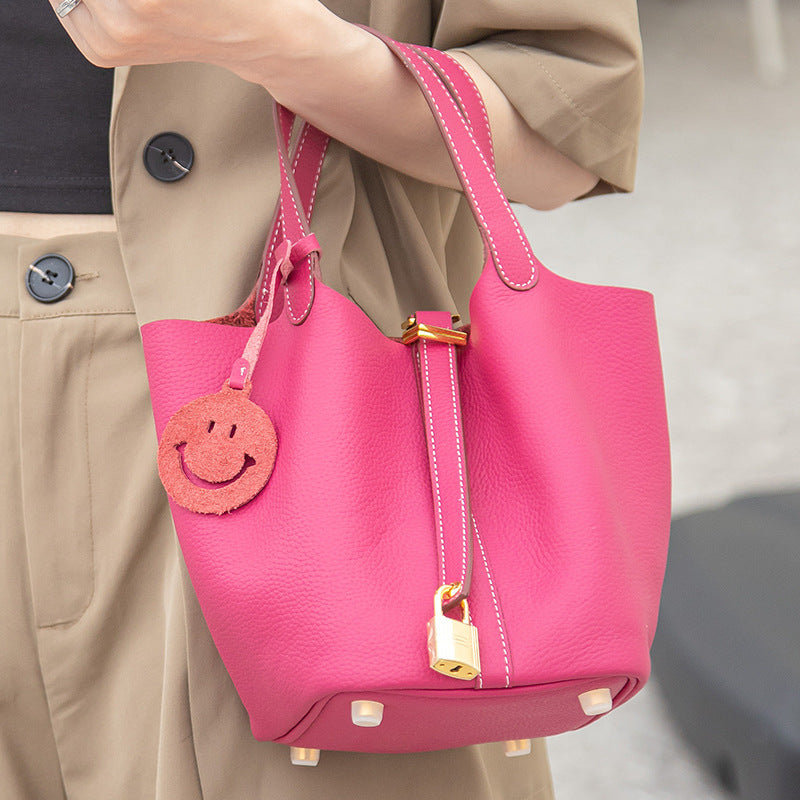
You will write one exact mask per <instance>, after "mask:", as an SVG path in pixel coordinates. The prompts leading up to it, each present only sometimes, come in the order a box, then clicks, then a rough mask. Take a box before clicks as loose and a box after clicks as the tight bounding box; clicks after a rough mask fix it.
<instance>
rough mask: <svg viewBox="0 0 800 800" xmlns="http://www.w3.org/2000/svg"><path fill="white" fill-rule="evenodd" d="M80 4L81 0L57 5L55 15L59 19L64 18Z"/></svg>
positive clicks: (69, 0)
mask: <svg viewBox="0 0 800 800" xmlns="http://www.w3.org/2000/svg"><path fill="white" fill-rule="evenodd" d="M80 3H81V0H64V2H62V3H59V5H58V7H57V8H56V14H58V16H59V17H66V16H67V14H69V12H70V11H74V10H75V9H76V8H77V7H78V6H79V5H80Z"/></svg>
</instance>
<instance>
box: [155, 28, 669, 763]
mask: <svg viewBox="0 0 800 800" xmlns="http://www.w3.org/2000/svg"><path fill="white" fill-rule="evenodd" d="M376 35H379V34H376ZM381 38H382V39H384V41H385V42H386V43H387V45H388V46H389V47H390V48H391V49H392V50H393V51H394V53H395V54H396V55H397V56H398V57H399V58H401V59H402V61H403V63H404V64H405V66H406V67H407V68H408V69H409V70H411V72H412V74H413V75H414V76H415V77H416V79H417V81H418V82H419V84H420V87H421V89H422V91H423V92H424V93H425V96H426V97H427V99H428V102H429V104H430V106H431V109H432V110H433V113H434V115H435V116H436V118H437V120H438V122H439V125H440V127H441V131H442V135H443V137H444V139H445V141H446V143H447V146H448V148H449V151H450V154H451V156H452V159H453V163H454V165H455V167H456V169H457V171H458V174H459V176H460V179H461V183H462V186H463V188H464V192H465V194H466V196H467V197H468V199H469V202H470V204H471V207H472V210H473V212H474V216H475V221H476V223H477V224H478V225H479V227H480V230H481V232H482V234H483V239H484V242H485V266H484V269H483V273H482V275H481V277H480V279H479V280H478V283H477V285H476V286H475V289H474V292H473V294H472V297H471V301H470V324H469V325H468V326H461V327H458V326H457V325H455V324H454V321H453V320H452V318H451V316H450V314H449V313H447V312H441V311H437V310H417V311H416V313H414V314H412V315H411V317H410V319H409V320H408V321H407V323H406V325H405V332H404V334H403V336H402V338H388V337H386V336H384V335H383V334H382V333H381V332H380V331H379V330H378V329H377V328H376V327H375V325H373V323H372V322H371V321H370V320H369V319H368V318H367V317H366V316H365V315H364V313H363V312H362V311H361V310H360V309H359V308H358V307H357V306H356V305H355V304H354V303H352V302H351V301H350V300H348V299H347V298H345V297H343V296H342V295H340V294H338V293H337V292H335V291H333V290H332V289H330V288H328V287H327V286H325V285H324V284H323V283H322V282H321V280H320V277H319V267H318V265H319V261H318V259H319V256H320V254H319V245H318V244H317V242H316V239H315V238H314V236H313V234H311V233H310V231H309V229H308V226H307V218H309V217H310V215H311V211H312V208H313V200H314V191H315V189H316V177H317V175H318V172H319V169H320V167H321V164H322V159H323V158H324V153H325V147H326V144H327V137H326V136H325V135H324V134H322V133H321V132H320V131H318V130H316V129H314V128H312V127H311V126H308V125H305V126H304V128H303V129H302V134H301V135H300V136H299V143H298V144H297V146H296V147H295V149H294V153H293V157H291V158H290V155H289V142H290V134H291V130H292V124H293V122H294V116H293V115H292V114H291V113H290V112H288V111H286V110H285V109H282V108H280V107H276V123H277V129H278V140H279V155H280V160H281V173H282V186H281V198H280V201H279V204H278V210H277V211H276V213H275V220H274V224H273V228H272V235H271V237H270V240H269V242H268V245H267V249H266V251H265V259H264V266H263V268H262V274H261V276H260V277H259V281H258V284H257V286H256V289H255V290H254V292H253V294H252V295H251V297H250V298H249V299H248V301H247V302H246V303H245V304H243V306H242V307H241V308H240V309H239V310H238V311H237V312H235V313H234V314H232V315H231V316H230V317H227V318H224V319H221V320H212V321H206V322H195V321H188V320H161V321H158V322H152V323H149V324H147V325H145V326H143V327H142V337H143V340H144V347H145V355H146V359H147V368H148V373H149V378H150V386H151V391H152V400H153V410H154V416H155V422H156V429H157V433H158V436H159V439H160V446H159V471H160V474H161V476H162V480H163V481H164V484H165V486H166V488H167V491H168V493H169V495H170V503H171V508H172V513H173V517H174V520H175V526H176V529H177V534H178V538H179V541H180V545H181V548H182V551H183V554H184V557H185V560H186V565H187V567H188V570H189V574H190V576H191V579H192V583H193V585H194V588H195V590H196V592H197V597H198V599H199V602H200V606H201V608H202V611H203V614H204V616H205V619H206V622H207V624H208V627H209V630H210V632H211V635H212V636H213V638H214V641H215V643H216V646H217V648H218V649H219V652H220V655H221V656H222V659H223V661H224V663H225V665H226V667H227V669H228V671H229V673H230V675H231V677H232V679H233V682H234V684H235V686H236V688H237V690H238V692H239V695H240V697H241V699H242V701H243V703H244V705H245V706H246V708H247V711H248V713H249V716H250V722H251V726H252V731H253V734H254V736H255V737H256V738H258V739H262V740H272V741H276V742H283V743H286V744H288V745H290V746H292V747H293V748H294V749H293V756H294V758H295V760H296V762H297V763H315V761H316V759H317V758H318V752H317V751H318V750H319V749H320V748H322V749H334V750H352V751H366V752H410V751H422V750H434V749H440V748H450V747H459V746H462V745H468V744H474V743H479V742H488V741H502V740H506V741H507V742H508V745H507V746H508V752H509V753H510V754H515V753H524V752H525V740H527V739H529V738H531V737H539V736H549V735H551V734H556V733H561V732H564V731H568V730H572V729H575V728H579V727H581V726H583V725H586V724H588V723H589V722H591V721H592V720H594V719H597V718H598V716H600V715H602V714H604V713H606V712H607V711H609V710H610V709H611V708H612V707H616V706H618V705H620V704H621V703H623V702H625V701H626V700H628V699H629V698H630V697H632V696H633V695H634V694H635V693H636V692H637V691H638V690H639V689H641V687H642V686H643V684H644V683H645V681H646V680H647V678H648V675H649V671H650V660H649V648H650V644H651V642H652V639H653V634H654V632H655V626H656V618H657V613H658V604H659V597H660V591H661V583H662V578H663V573H664V565H665V560H666V551H667V538H668V531H669V520H670V466H669V445H668V435H667V422H666V411H665V402H664V389H663V382H662V374H661V363H660V356H659V349H658V340H657V333H656V325H655V316H654V309H653V302H652V297H651V296H650V295H649V294H647V293H645V292H641V291H637V290H631V289H623V288H617V287H608V286H593V285H588V284H581V283H576V282H574V281H570V280H566V279H564V278H561V277H559V276H557V275H555V274H553V273H552V272H549V271H547V270H546V269H545V268H544V267H543V266H542V265H541V264H540V263H539V261H538V260H537V259H536V258H535V256H534V255H533V253H532V252H531V249H530V246H529V244H528V241H527V239H526V238H525V235H524V233H523V231H522V228H521V226H520V224H519V223H518V221H517V219H516V217H515V216H514V213H513V211H512V210H511V208H510V206H509V204H508V202H507V201H506V198H505V197H504V195H503V192H502V191H501V189H500V187H499V185H498V183H497V180H496V178H495V172H494V164H493V160H492V152H491V139H490V132H489V128H488V122H487V119H486V115H485V111H484V109H483V106H482V103H481V99H480V96H479V94H478V92H477V90H476V89H475V87H474V85H473V84H472V81H471V80H470V78H469V76H468V75H467V74H466V72H464V71H463V70H462V69H461V67H460V66H459V65H458V64H457V63H456V62H454V61H453V60H452V59H450V58H449V57H447V56H446V55H444V54H442V53H440V52H437V51H434V50H430V49H427V48H420V47H415V46H409V45H401V44H398V43H397V42H393V41H392V40H388V39H386V38H385V37H382V36H381ZM413 269H414V265H413V264H409V265H408V270H409V272H411V271H412V270H413ZM411 311H413V309H412V310H411ZM256 323H257V324H256Z"/></svg>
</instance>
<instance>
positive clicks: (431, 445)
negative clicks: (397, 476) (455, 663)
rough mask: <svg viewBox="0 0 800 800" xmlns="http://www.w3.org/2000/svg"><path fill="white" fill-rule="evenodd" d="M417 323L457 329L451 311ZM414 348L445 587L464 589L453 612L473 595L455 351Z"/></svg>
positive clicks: (440, 345)
mask: <svg viewBox="0 0 800 800" xmlns="http://www.w3.org/2000/svg"><path fill="white" fill-rule="evenodd" d="M416 321H417V323H420V324H423V325H430V326H433V327H438V328H450V329H451V328H452V327H453V324H452V318H451V316H450V314H449V313H448V312H446V311H418V312H417V314H416ZM412 347H413V348H414V360H415V363H416V368H417V382H418V386H419V396H420V404H421V407H422V416H423V420H424V422H425V438H426V440H427V443H428V462H429V465H430V470H429V471H430V476H431V491H432V493H433V510H434V518H435V522H436V536H437V552H438V555H439V572H440V574H439V580H440V585H445V584H452V583H460V584H461V591H460V593H459V594H458V595H456V596H454V597H452V598H450V600H449V601H448V602H447V604H446V606H445V608H446V609H449V608H453V607H455V606H457V605H458V604H459V603H461V601H462V600H464V599H465V598H466V597H467V596H468V595H469V591H470V586H471V584H472V560H473V552H472V550H473V535H472V513H471V510H470V499H469V480H468V472H467V459H466V453H465V452H464V437H463V427H462V422H461V399H460V392H459V388H458V387H459V384H458V362H457V358H456V345H453V344H446V343H445V342H441V341H431V340H429V339H422V338H421V339H417V341H416V342H414V344H413V345H412Z"/></svg>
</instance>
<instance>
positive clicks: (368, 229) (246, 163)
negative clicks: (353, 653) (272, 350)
mask: <svg viewBox="0 0 800 800" xmlns="http://www.w3.org/2000/svg"><path fill="white" fill-rule="evenodd" d="M326 5H328V6H329V7H330V8H331V9H332V10H333V11H335V12H336V13H338V14H339V15H340V16H342V17H344V18H346V19H348V20H350V21H353V22H359V23H365V24H368V25H371V26H373V27H376V28H378V29H380V30H382V31H383V32H384V33H386V34H388V35H390V36H392V37H394V38H396V39H400V40H404V41H410V42H417V43H421V44H433V45H434V46H436V47H438V48H440V49H450V48H455V49H459V50H463V51H465V52H467V53H468V54H469V55H470V56H471V57H472V58H473V59H474V60H475V61H477V63H478V64H480V66H481V67H482V68H483V69H484V70H485V71H486V72H487V73H488V74H489V75H490V76H491V77H492V78H493V79H494V80H495V82H496V83H497V84H498V85H499V86H500V87H501V88H502V90H503V91H504V92H505V94H506V95H507V97H508V98H509V99H510V100H511V101H512V103H513V104H514V105H515V106H516V108H517V109H518V110H519V112H520V113H521V114H522V115H523V116H524V118H525V119H526V120H527V121H528V122H529V124H530V125H531V126H532V127H533V128H534V129H535V130H537V131H538V132H540V133H541V134H542V135H543V136H544V137H545V138H546V139H547V140H549V141H550V142H551V143H552V144H554V145H555V146H556V147H557V148H558V149H559V150H561V151H562V152H563V153H565V154H567V155H568V156H570V157H571V158H572V159H573V160H574V161H576V162H577V163H579V164H581V165H582V166H584V167H586V168H587V169H589V170H591V171H593V172H594V173H595V174H597V175H598V176H599V177H600V178H601V182H600V184H599V185H598V187H597V188H596V189H595V190H594V191H593V192H592V194H597V193H602V192H608V191H630V190H631V189H632V188H633V179H634V166H635V161H636V151H637V145H636V142H637V135H638V129H639V122H640V115H641V100H642V65H641V52H640V39H639V31H638V21H637V12H636V5H635V0H600V1H599V2H586V0H328V2H326ZM162 131H176V132H178V133H181V134H183V135H184V136H186V137H187V138H188V139H189V140H190V141H191V143H192V145H193V147H194V151H195V164H194V166H193V168H192V170H191V173H190V174H189V175H188V176H187V177H186V178H185V179H183V180H180V181H177V182H175V183H161V182H158V181H157V180H154V179H153V178H152V177H151V176H150V175H149V174H148V173H147V172H146V170H145V168H144V165H143V160H142V151H143V148H144V145H145V143H146V142H147V141H148V140H149V139H150V138H151V137H152V136H153V135H155V134H157V133H160V132H162ZM111 168H112V189H113V202H114V211H115V215H116V218H117V225H118V230H119V237H120V243H121V249H122V256H123V261H124V266H125V270H126V272H127V275H128V279H129V283H130V287H131V290H132V293H133V301H134V305H135V309H136V313H137V316H138V320H139V323H140V324H143V323H145V322H148V321H150V320H153V319H159V318H164V317H177V318H190V319H207V318H211V317H216V316H219V315H223V314H226V313H229V312H230V311H232V310H233V309H234V308H236V307H237V306H238V305H239V303H241V301H242V300H243V299H244V298H245V297H246V296H247V295H248V293H249V291H250V289H251V288H252V285H253V282H254V280H255V278H256V275H257V273H258V268H259V258H260V255H261V252H262V248H263V244H264V241H265V238H266V235H267V226H268V222H269V220H270V217H271V212H272V209H273V206H274V203H275V199H276V196H277V186H278V175H277V164H276V157H275V147H274V143H273V128H272V116H271V106H270V99H269V97H268V95H267V93H266V91H265V90H264V89H263V88H261V87H259V86H255V85H253V84H249V83H246V82H244V81H243V80H240V79H239V78H237V77H235V76H234V75H232V74H230V73H228V72H226V71H225V70H223V69H220V68H217V67H212V66H208V65H200V64H171V65H156V66H140V67H133V68H130V69H127V68H119V69H117V70H116V75H115V90H114V102H113V113H112V123H111ZM312 230H314V232H315V233H316V234H317V236H318V238H319V241H320V243H321V247H322V262H321V264H322V273H323V278H324V280H325V282H326V283H328V285H330V286H332V287H333V288H335V289H337V290H338V291H340V292H341V293H343V294H344V295H345V296H348V297H350V298H352V300H353V301H354V302H356V303H357V304H358V305H359V306H361V308H362V309H363V310H364V311H365V312H366V313H367V314H368V315H369V316H370V317H371V318H372V319H373V320H374V321H375V323H376V324H377V325H378V326H379V327H381V329H382V330H384V332H386V333H387V334H391V335H396V334H397V332H398V330H399V325H400V322H401V320H403V319H404V318H405V317H406V316H407V315H408V314H409V313H410V312H411V311H413V310H415V309H417V308H441V309H445V308H449V309H452V310H458V311H459V312H460V313H461V314H462V316H463V317H465V318H466V315H467V310H468V309H467V301H468V298H469V294H470V292H471V289H472V286H473V284H474V282H475V279H476V278H477V275H478V272H479V270H480V267H481V252H482V249H481V244H480V240H479V237H478V234H477V229H476V228H475V227H474V225H473V223H472V219H471V216H470V214H469V212H468V209H467V206H466V204H465V203H464V202H463V198H462V196H461V195H460V193H458V192H455V191H452V190H448V189H442V188H438V187H434V186H431V185H427V184H424V183H422V182H420V181H417V180H413V179H411V178H409V177H408V176H405V175H402V174H399V173H397V172H395V171H393V170H391V169H389V168H387V167H384V166H382V165H380V164H377V163H374V162H371V161H369V160H368V159H366V158H364V157H363V156H361V155H359V154H358V153H355V152H352V151H350V150H348V148H346V147H345V146H343V145H341V144H339V143H335V142H334V143H332V146H331V148H330V151H329V155H328V157H327V159H326V162H325V166H324V168H323V172H322V177H321V182H320V187H319V195H318V201H317V206H316V210H315V214H314V221H313V224H312ZM182 591H183V597H180V596H178V597H176V598H174V602H175V603H177V604H180V603H183V604H184V605H185V607H186V617H185V620H186V621H185V625H186V631H185V641H186V647H187V658H188V677H187V676H184V678H183V680H188V694H189V701H190V702H189V708H188V710H187V709H185V710H184V712H185V714H188V715H190V723H191V730H192V731H193V740H192V739H191V738H189V737H187V735H186V734H185V733H181V732H180V731H176V735H174V736H171V735H170V732H169V730H166V731H163V732H162V733H163V739H162V742H161V743H160V748H161V750H162V753H161V759H160V760H161V763H164V764H170V763H173V764H174V765H175V766H176V768H177V765H179V764H183V763H191V761H192V759H190V758H187V757H186V753H185V752H184V750H185V748H192V747H193V748H194V755H195V756H196V759H197V766H198V774H197V779H199V781H200V783H201V784H202V790H203V794H204V797H206V798H208V800H222V799H223V798H225V800H239V799H241V800H245V798H246V799H247V800H255V798H261V797H265V798H266V797H276V798H289V797H325V798H327V800H333V799H334V798H354V797H361V796H366V795H362V794H359V789H358V787H359V786H366V785H369V786H371V787H377V788H376V789H375V790H374V793H372V794H370V795H369V796H373V797H384V798H387V797H396V798H411V797H421V796H422V793H421V790H420V789H419V787H420V786H421V785H422V784H421V783H420V781H422V782H423V783H424V785H425V787H426V789H425V794H424V796H425V797H431V798H433V797H444V796H447V797H450V796H453V797H455V796H460V797H465V798H469V800H482V799H483V798H486V800H488V798H494V799H495V800H498V798H515V799H517V800H519V799H521V798H530V797H537V798H547V797H550V796H551V795H550V789H549V788H548V784H549V780H548V778H547V768H546V761H544V758H545V757H544V751H543V749H539V750H537V751H536V754H535V755H534V756H533V757H531V758H530V759H527V760H526V759H524V758H518V759H504V758H503V757H502V755H499V756H498V753H501V751H500V750H497V749H490V748H488V747H486V748H470V749H467V750H463V751H452V752H448V753H440V754H429V755H426V756H424V757H414V756H411V757H385V756H360V757H356V756H350V755H348V754H333V753H331V754H325V755H324V756H323V762H322V763H321V765H320V767H318V768H316V770H309V769H301V768H291V767H288V766H287V764H286V763H285V761H286V756H285V748H283V749H281V751H280V754H276V749H275V748H276V746H274V745H268V744H264V743H260V742H256V741H255V740H253V739H252V737H251V736H250V733H249V727H248V723H247V717H246V714H245V712H244V710H243V708H242V706H241V704H240V703H239V701H238V698H237V696H236V694H235V692H234V691H233V688H232V686H231V685H230V682H229V680H228V678H227V674H226V673H225V671H224V668H223V666H222V663H221V661H220V660H219V657H218V656H217V654H216V651H215V649H214V646H213V643H212V641H211V639H210V636H209V634H208V632H207V630H206V628H205V624H204V622H203V619H202V615H201V613H200V611H199V607H198V606H197V603H196V599H195V598H194V596H193V593H192V591H191V587H190V584H189V582H188V579H187V578H186V576H185V574H184V585H183V590H182ZM175 693H176V697H177V696H179V695H180V693H181V690H180V689H179V688H176V689H175ZM187 723H189V720H184V721H183V722H180V723H179V724H187ZM178 734H180V735H178ZM326 761H327V766H326V765H325V764H326ZM293 769H294V772H293V771H292V770H293ZM298 769H299V770H300V771H301V773H303V774H302V776H300V775H298V773H297V770H298ZM317 770H318V771H317ZM312 772H313V773H314V775H313V776H312V775H311V773H312ZM368 775H369V776H370V777H369V780H367V776H368ZM174 779H175V784H174V785H178V784H179V783H180V782H181V778H180V777H179V776H177V775H176V776H174ZM362 779H363V780H364V783H363V784H362V783H361V781H362ZM194 780H195V777H194V776H188V775H187V776H186V781H187V782H192V781H194ZM168 782H169V783H172V781H171V780H169V781H168ZM412 787H417V788H412ZM187 796H188V794H187ZM192 796H193V795H192Z"/></svg>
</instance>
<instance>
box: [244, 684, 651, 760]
mask: <svg viewBox="0 0 800 800" xmlns="http://www.w3.org/2000/svg"><path fill="white" fill-rule="evenodd" d="M639 688H641V683H640V681H639V680H638V679H636V678H633V677H630V676H613V677H608V676H607V677H601V678H585V679H581V680H572V681H562V682H559V683H550V684H544V685H539V686H525V687H513V688H510V689H474V688H465V689H453V690H448V691H441V690H407V691H384V692H381V691H371V692H343V693H340V694H333V695H329V696H328V697H325V698H323V699H321V700H319V701H318V702H317V703H315V704H314V706H313V707H312V708H311V710H310V711H309V712H308V714H306V716H305V717H304V718H303V720H302V721H301V722H300V723H299V724H298V725H296V726H295V727H294V728H293V729H292V730H291V731H289V732H288V733H287V734H286V735H284V736H282V737H280V738H279V739H276V740H275V741H277V742H280V743H282V744H286V745H291V746H292V747H303V748H313V749H318V750H346V751H350V752H367V753H412V752H421V751H425V750H446V749H449V748H453V747H465V746H467V745H472V744H483V743H486V742H496V741H505V740H511V739H538V738H541V737H545V736H554V735H556V734H558V733H564V732H566V731H569V730H576V729H578V728H582V727H584V726H585V725H588V724H589V723H590V722H593V721H594V720H596V719H598V718H599V717H600V716H604V715H605V713H607V711H603V712H602V713H600V714H593V715H589V714H587V713H586V711H584V708H583V706H582V704H581V701H580V699H579V697H580V695H583V694H584V693H587V692H592V691H595V690H602V689H607V690H608V695H610V698H611V701H612V704H613V707H614V708H616V707H617V706H619V705H620V704H622V703H623V702H625V701H626V700H628V699H629V698H630V697H632V696H633V695H634V694H635V693H636V691H637V690H638V689H639ZM363 701H368V702H373V703H380V704H381V705H382V706H383V708H382V711H383V718H382V721H381V722H380V724H379V725H376V726H375V727H360V726H358V725H356V724H354V722H353V721H352V714H351V709H352V704H353V703H360V702H363ZM607 710H611V709H610V708H608V709H607ZM251 725H252V729H253V735H254V736H255V737H256V738H257V739H262V740H265V739H267V738H268V737H265V736H263V735H259V730H258V726H257V725H256V724H254V721H253V720H251Z"/></svg>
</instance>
